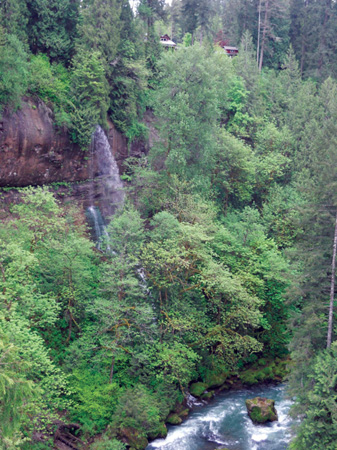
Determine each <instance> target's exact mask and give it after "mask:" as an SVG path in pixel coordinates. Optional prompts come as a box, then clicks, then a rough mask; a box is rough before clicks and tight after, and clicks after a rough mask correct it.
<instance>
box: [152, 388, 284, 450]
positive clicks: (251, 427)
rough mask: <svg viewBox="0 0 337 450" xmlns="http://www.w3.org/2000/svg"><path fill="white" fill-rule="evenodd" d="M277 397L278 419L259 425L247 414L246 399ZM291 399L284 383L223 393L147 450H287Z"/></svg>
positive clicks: (195, 409)
mask: <svg viewBox="0 0 337 450" xmlns="http://www.w3.org/2000/svg"><path fill="white" fill-rule="evenodd" d="M257 396H259V397H267V398H270V399H273V400H275V407H276V410H277V414H278V421H277V422H272V423H266V424H263V425H255V424H253V422H252V421H251V419H250V418H249V416H248V414H247V408H246V404H245V401H246V399H249V398H253V397H257ZM290 406H291V401H290V400H289V399H287V398H286V395H285V386H284V385H281V384H279V385H276V386H273V385H261V386H257V387H253V388H249V389H248V388H242V389H233V390H231V391H227V392H221V393H219V394H218V395H217V396H216V397H215V398H214V399H213V400H212V401H211V402H210V403H208V404H207V405H199V406H195V407H194V408H193V411H192V412H191V414H190V416H189V418H188V419H187V420H186V421H185V422H183V423H182V424H181V425H179V426H170V427H169V432H168V435H167V437H166V439H157V440H155V441H153V442H151V444H149V445H148V447H147V450H154V449H162V450H215V449H221V448H226V449H228V450H285V449H287V448H288V444H289V442H290V439H291V425H292V424H293V420H292V419H291V418H290V417H289V416H288V412H289V409H290Z"/></svg>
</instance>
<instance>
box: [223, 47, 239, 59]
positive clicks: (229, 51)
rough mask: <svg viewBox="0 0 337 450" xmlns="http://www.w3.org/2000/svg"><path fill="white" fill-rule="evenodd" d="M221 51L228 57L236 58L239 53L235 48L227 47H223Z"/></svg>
mask: <svg viewBox="0 0 337 450" xmlns="http://www.w3.org/2000/svg"><path fill="white" fill-rule="evenodd" d="M223 49H224V50H225V52H226V53H227V55H228V56H230V57H232V56H236V55H237V54H238V53H239V50H238V49H237V48H236V47H228V46H227V45H224V46H223Z"/></svg>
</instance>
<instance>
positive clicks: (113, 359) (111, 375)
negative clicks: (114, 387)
mask: <svg viewBox="0 0 337 450" xmlns="http://www.w3.org/2000/svg"><path fill="white" fill-rule="evenodd" d="M114 367H115V355H113V356H112V361H111V367H110V378H109V384H111V383H112V377H113V376H114Z"/></svg>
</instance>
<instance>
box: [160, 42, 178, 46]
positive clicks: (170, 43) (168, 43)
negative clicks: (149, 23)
mask: <svg viewBox="0 0 337 450" xmlns="http://www.w3.org/2000/svg"><path fill="white" fill-rule="evenodd" d="M160 43H161V44H162V45H164V46H166V47H176V46H177V44H176V43H175V42H173V41H171V40H169V41H160Z"/></svg>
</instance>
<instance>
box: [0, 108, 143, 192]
mask: <svg viewBox="0 0 337 450" xmlns="http://www.w3.org/2000/svg"><path fill="white" fill-rule="evenodd" d="M53 123H54V117H53V113H52V111H51V109H50V108H48V107H47V106H46V105H45V104H44V103H42V102H33V101H32V100H29V99H26V100H24V101H23V102H22V107H21V108H20V109H19V110H17V111H16V112H14V113H13V112H10V111H5V112H4V114H3V115H2V118H1V120H0V187H7V186H8V187H23V186H29V185H34V186H36V185H42V184H51V183H55V182H61V181H62V182H67V183H72V182H80V181H85V180H88V178H89V177H90V170H89V167H90V164H91V163H92V161H90V152H85V151H82V150H81V149H80V148H79V147H78V146H77V145H75V144H73V143H72V142H71V141H70V139H69V135H68V133H67V130H65V129H61V130H56V129H55V127H54V124H53ZM109 126H110V129H109V132H108V137H109V141H110V145H111V148H112V151H113V153H114V156H115V157H116V160H117V162H118V163H119V164H120V165H122V162H123V160H124V159H125V158H126V157H127V156H128V145H127V140H126V138H125V137H124V136H122V135H121V134H120V133H118V131H117V130H116V129H115V127H114V126H113V124H112V123H110V124H109ZM134 150H136V149H134ZM93 164H95V162H93ZM93 173H95V168H94V171H93Z"/></svg>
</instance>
